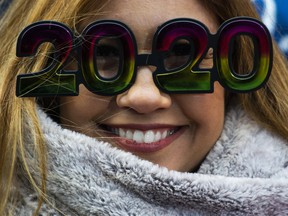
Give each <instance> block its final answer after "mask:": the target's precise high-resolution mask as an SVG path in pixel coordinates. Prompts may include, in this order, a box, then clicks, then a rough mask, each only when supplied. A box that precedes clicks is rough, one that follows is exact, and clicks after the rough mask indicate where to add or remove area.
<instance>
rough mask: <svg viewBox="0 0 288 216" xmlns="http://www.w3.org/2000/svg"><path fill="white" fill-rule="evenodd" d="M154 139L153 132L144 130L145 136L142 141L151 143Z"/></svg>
mask: <svg viewBox="0 0 288 216" xmlns="http://www.w3.org/2000/svg"><path fill="white" fill-rule="evenodd" d="M154 140H155V136H154V132H153V131H151V130H149V131H146V133H145V136H144V142H145V143H152V142H154Z"/></svg>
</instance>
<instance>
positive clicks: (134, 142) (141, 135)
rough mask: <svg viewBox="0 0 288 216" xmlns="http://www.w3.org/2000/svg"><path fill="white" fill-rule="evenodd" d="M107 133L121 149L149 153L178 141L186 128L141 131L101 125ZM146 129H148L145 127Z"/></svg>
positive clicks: (160, 128) (161, 128)
mask: <svg viewBox="0 0 288 216" xmlns="http://www.w3.org/2000/svg"><path fill="white" fill-rule="evenodd" d="M101 128H102V129H103V130H105V132H106V133H107V132H108V133H109V134H110V137H111V138H112V139H113V140H115V141H116V144H118V145H119V146H120V147H122V148H124V149H126V150H128V151H132V152H142V153H149V152H154V151H158V150H160V149H162V148H164V147H166V146H168V145H169V144H170V143H171V142H173V141H174V140H175V139H177V138H178V137H179V136H180V135H181V134H182V133H183V132H184V130H185V128H186V127H184V126H177V127H175V126H174V127H171V126H169V127H168V126H165V127H164V126H163V127H160V126H158V128H151V129H143V127H142V128H141V129H140V127H138V128H137V129H135V128H133V129H132V128H127V127H117V126H108V125H101ZM144 128H148V127H147V126H145V127H144Z"/></svg>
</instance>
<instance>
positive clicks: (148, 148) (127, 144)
mask: <svg viewBox="0 0 288 216" xmlns="http://www.w3.org/2000/svg"><path fill="white" fill-rule="evenodd" d="M117 127H119V128H133V129H135V130H143V131H145V130H153V129H158V130H159V129H160V130H161V129H163V130H165V129H167V128H175V126H171V125H170V126H168V125H165V126H164V125H153V127H152V126H151V125H150V126H149V125H131V124H129V125H117ZM186 129H187V127H185V126H181V128H180V129H179V130H178V131H177V132H175V133H173V134H172V135H170V136H168V137H166V138H165V139H161V140H159V141H157V142H153V143H148V144H147V143H136V142H135V141H133V140H130V139H127V138H123V137H119V136H117V135H112V138H113V140H114V141H115V142H116V144H118V146H119V147H121V148H122V149H125V150H127V151H130V152H138V153H152V152H156V151H159V150H161V149H163V148H165V147H166V146H168V145H169V144H170V143H172V142H173V141H174V140H176V139H177V138H178V137H179V136H181V135H182V134H183V133H184V132H185V130H186ZM109 135H110V136H111V134H109Z"/></svg>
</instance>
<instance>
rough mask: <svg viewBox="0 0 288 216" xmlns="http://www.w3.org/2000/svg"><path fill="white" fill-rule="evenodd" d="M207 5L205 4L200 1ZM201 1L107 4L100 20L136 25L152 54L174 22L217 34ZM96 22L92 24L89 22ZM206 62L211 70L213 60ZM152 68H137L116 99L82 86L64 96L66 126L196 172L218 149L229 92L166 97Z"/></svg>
mask: <svg viewBox="0 0 288 216" xmlns="http://www.w3.org/2000/svg"><path fill="white" fill-rule="evenodd" d="M199 2H201V1H199ZM199 2H198V1H197V0H180V1H177V3H176V1H172V0H168V1H167V0H157V1H152V0H151V1H150V0H147V1H142V0H139V1H128V0H121V1H120V0H115V1H111V2H110V3H109V4H107V5H106V6H105V7H104V8H103V11H104V12H106V13H103V14H102V15H101V16H99V15H98V16H97V18H95V19H113V20H118V21H121V22H123V23H125V24H126V25H128V26H129V27H130V29H131V30H132V31H133V33H134V35H135V38H136V40H137V47H138V53H139V54H143V53H151V46H152V39H153V35H154V33H155V31H156V30H157V27H158V26H160V25H161V24H162V23H164V22H166V21H168V20H171V19H174V18H192V19H196V20H199V21H200V22H202V23H204V24H205V25H206V26H207V27H208V28H209V30H210V32H212V33H214V32H216V31H217V28H218V25H217V23H216V21H215V18H214V17H213V16H212V15H211V13H210V12H209V11H207V10H205V8H203V7H202V5H201V4H200V3H199ZM93 21H95V20H87V21H86V22H85V24H84V26H85V25H86V24H88V23H89V22H93ZM209 54H211V53H208V54H207V57H206V58H205V59H204V60H203V62H202V63H201V65H200V66H201V67H205V68H209V67H211V66H212V64H213V61H212V58H211V56H210V55H209ZM154 70H155V68H153V67H152V66H142V67H139V68H138V70H137V77H136V81H135V83H134V84H133V86H132V87H131V88H130V89H128V90H127V91H126V92H124V93H121V94H119V95H117V96H114V97H104V96H99V95H96V94H93V93H91V92H90V91H88V90H87V89H86V88H85V87H84V86H80V91H79V92H80V93H79V96H77V97H61V99H60V103H61V106H60V117H61V123H62V125H63V126H65V127H67V128H70V129H72V130H76V131H79V132H81V133H84V134H87V135H88V136H92V137H99V136H100V137H102V139H106V138H107V137H108V138H111V143H112V144H113V145H114V146H116V147H118V148H121V149H123V150H125V151H129V152H132V153H133V154H135V155H138V156H139V157H141V158H143V159H146V160H149V161H151V162H153V163H156V164H159V165H161V166H164V167H167V168H168V169H172V170H178V171H191V170H193V169H195V168H196V167H197V166H198V165H199V164H200V163H201V161H202V160H203V159H204V158H205V156H206V154H207V153H208V152H209V150H210V149H211V148H212V147H213V145H214V144H215V142H216V141H217V139H218V137H219V136H220V134H221V132H222V129H223V122H224V90H223V88H222V87H221V86H220V85H219V84H218V83H215V85H214V93H213V94H177V95H175V94H171V95H169V94H166V93H163V92H161V91H159V89H158V88H157V87H156V86H155V84H154V82H153V77H152V73H153V71H154Z"/></svg>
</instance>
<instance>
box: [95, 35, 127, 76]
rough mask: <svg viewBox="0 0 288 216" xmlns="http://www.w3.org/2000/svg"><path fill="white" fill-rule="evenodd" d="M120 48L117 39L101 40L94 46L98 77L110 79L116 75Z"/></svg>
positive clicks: (118, 66)
mask: <svg viewBox="0 0 288 216" xmlns="http://www.w3.org/2000/svg"><path fill="white" fill-rule="evenodd" d="M122 55H123V54H122V46H121V43H120V42H119V41H117V39H103V40H100V41H99V42H98V44H97V45H96V56H95V58H96V66H97V71H98V73H99V75H100V76H101V77H102V78H105V79H111V78H114V77H116V76H117V75H118V71H119V69H120V60H121V56H122Z"/></svg>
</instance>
